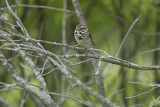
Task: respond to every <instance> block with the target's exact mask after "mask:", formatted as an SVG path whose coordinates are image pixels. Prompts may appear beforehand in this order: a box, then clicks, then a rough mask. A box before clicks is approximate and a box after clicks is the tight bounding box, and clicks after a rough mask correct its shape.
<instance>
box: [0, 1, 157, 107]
mask: <svg viewBox="0 0 160 107" xmlns="http://www.w3.org/2000/svg"><path fill="white" fill-rule="evenodd" d="M64 1H65V0H15V1H9V4H10V6H11V7H12V10H13V11H14V12H15V13H16V14H17V16H18V17H19V18H20V20H21V22H22V23H23V24H24V26H25V28H26V30H27V31H28V33H29V35H30V37H31V38H34V39H37V40H45V41H50V42H57V43H66V44H69V45H71V46H74V45H76V41H75V40H74V36H73V32H74V30H75V26H76V25H77V24H79V23H80V22H79V19H78V18H77V15H76V13H75V8H74V6H73V3H72V0H66V5H65V4H64ZM22 4H25V5H22ZM79 4H80V6H81V9H82V12H83V15H84V18H85V20H86V23H87V26H88V28H89V30H90V32H91V34H92V37H93V39H94V41H95V42H96V47H93V48H97V49H101V50H103V51H105V52H107V53H108V54H109V55H111V56H112V57H117V58H121V59H123V60H126V61H129V62H132V63H135V64H138V65H140V66H151V65H159V64H160V53H159V49H160V47H159V46H160V4H159V3H158V1H152V0H79ZM31 5H34V6H37V7H32V6H31ZM38 6H48V7H41V8H39V7H38ZM64 6H66V8H67V10H68V11H63V10H62V11H61V10H56V9H53V8H58V9H63V8H64ZM0 7H1V8H3V9H6V10H7V6H6V2H5V0H0ZM49 7H52V9H51V8H49ZM64 14H65V15H66V16H65V17H64ZM3 15H4V16H5V17H6V18H8V20H9V21H10V23H12V24H13V25H16V20H15V18H13V17H11V15H9V14H7V13H5V14H3ZM1 16H2V15H1ZM138 17H139V18H138ZM137 18H138V19H137ZM136 19H137V22H136V23H135V24H134V25H133V22H134V21H135V20H136ZM64 20H65V22H63V21H64ZM0 23H1V27H3V28H5V29H6V30H9V28H8V27H7V26H6V25H5V24H4V22H3V21H2V20H0ZM64 23H65V25H66V26H65V28H64V29H65V32H63V30H62V29H63V27H64ZM131 25H133V28H132V29H131V31H130V32H129V34H128V35H127V38H126V39H125V41H124V42H123V45H122V47H121V50H120V51H119V54H117V53H118V50H119V48H120V45H121V43H122V41H123V39H124V37H125V35H126V34H127V32H128V31H129V28H130V27H131ZM16 29H17V31H19V32H20V33H22V35H23V32H22V31H21V30H20V28H19V27H16ZM63 33H65V34H63ZM62 35H65V36H64V37H63V36H62ZM13 39H16V37H13ZM1 40H2V39H1ZM62 40H64V41H62ZM3 44H5V42H2V41H1V42H0V45H3ZM42 45H43V47H44V49H45V50H48V51H50V52H52V53H55V54H57V55H65V54H66V53H67V52H69V54H70V55H71V54H76V53H77V54H78V53H79V54H83V53H85V52H84V51H79V50H72V49H70V48H65V49H66V50H65V51H64V50H63V49H64V47H61V46H55V45H49V44H45V43H42ZM1 53H3V54H5V57H6V58H7V59H10V58H13V59H12V61H11V63H12V64H13V67H14V68H15V69H16V70H17V71H18V73H19V74H20V76H21V77H22V78H23V79H25V80H26V81H28V82H29V83H32V84H35V85H38V86H39V83H38V81H37V79H36V78H35V76H34V74H33V72H32V70H31V69H30V67H29V66H28V64H26V62H25V61H24V60H23V59H22V58H21V57H16V56H17V53H16V52H13V51H8V50H2V49H1ZM98 54H99V55H104V53H102V52H98ZM116 54H117V56H116ZM32 59H33V61H34V63H35V65H36V66H37V67H38V68H43V65H44V63H45V61H46V57H44V58H41V59H39V58H33V57H32ZM86 59H89V61H85V62H84V63H81V64H77V65H76V66H69V67H68V68H67V69H68V71H69V72H70V73H72V74H73V75H74V76H75V77H77V78H78V79H79V80H81V81H82V82H83V83H85V84H86V85H88V86H89V87H90V88H92V89H93V90H94V91H96V92H97V93H98V90H97V85H96V82H95V77H94V72H93V65H92V62H91V60H90V58H87V57H79V58H71V59H69V61H70V62H71V63H73V64H75V63H78V62H82V61H84V60H86ZM64 63H67V62H65V61H64ZM46 66H49V65H47V64H46ZM53 68H54V67H53ZM53 68H47V69H45V70H44V71H43V73H44V74H45V73H47V72H49V71H51V70H52V69H53ZM55 68H56V67H55ZM100 72H101V73H102V76H103V83H104V88H105V91H106V92H105V93H106V95H105V97H106V98H108V99H109V100H110V101H111V102H112V103H114V104H116V105H119V106H121V107H135V106H139V107H147V106H151V105H154V107H159V106H160V100H159V99H158V98H159V96H160V90H159V83H160V77H159V75H160V71H159V70H144V71H143V70H136V69H131V68H126V67H123V66H119V65H111V64H110V63H106V62H102V63H101V66H100ZM43 77H44V79H45V82H46V84H47V89H48V91H49V92H54V93H59V94H62V95H72V96H74V97H76V98H78V99H80V100H85V101H88V102H90V103H91V104H92V105H90V106H96V107H101V102H100V101H99V100H97V99H96V98H95V97H93V96H91V95H90V94H89V93H88V92H86V91H84V90H83V89H82V88H81V87H80V86H78V85H76V83H74V82H73V81H71V80H69V79H67V78H66V77H65V76H64V75H63V74H62V73H61V72H59V70H54V71H53V72H51V73H49V74H47V75H44V76H43ZM0 82H3V83H6V84H15V81H14V80H13V79H12V78H11V75H9V74H8V73H7V72H6V71H5V70H4V69H3V66H0ZM131 82H132V83H131ZM133 82H134V83H133ZM3 83H1V91H0V98H1V100H0V101H1V102H0V105H1V107H6V105H5V104H4V102H3V100H2V99H5V100H7V101H8V102H9V103H10V104H11V105H12V106H14V107H18V106H25V107H36V106H44V104H41V105H39V104H40V103H37V102H39V101H37V100H39V99H36V98H35V97H34V96H33V95H32V94H30V93H28V92H27V91H24V90H23V89H12V88H10V87H9V88H8V89H7V88H6V87H7V86H6V85H4V84H3ZM156 84H157V85H156ZM17 88H18V87H17ZM4 89H5V90H4ZM51 97H52V99H53V100H54V102H55V103H56V104H57V105H59V106H60V107H75V106H76V107H87V106H89V105H85V104H83V103H80V102H77V101H75V100H74V98H73V99H72V98H70V97H69V98H66V97H65V98H64V97H62V96H61V95H58V96H57V95H51ZM63 98H64V99H63ZM41 103H42V102H41Z"/></svg>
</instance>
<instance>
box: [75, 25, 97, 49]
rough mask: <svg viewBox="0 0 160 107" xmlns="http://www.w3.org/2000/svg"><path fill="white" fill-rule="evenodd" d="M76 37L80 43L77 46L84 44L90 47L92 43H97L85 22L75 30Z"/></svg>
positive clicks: (85, 46) (83, 45)
mask: <svg viewBox="0 0 160 107" xmlns="http://www.w3.org/2000/svg"><path fill="white" fill-rule="evenodd" d="M74 38H75V40H76V42H77V43H78V44H77V45H76V46H82V47H84V48H86V49H88V48H89V47H90V44H92V45H94V46H96V43H95V42H94V40H93V39H92V36H91V34H90V32H89V30H88V28H87V26H85V25H83V24H78V25H77V26H76V29H75V31H74Z"/></svg>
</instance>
